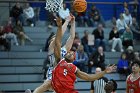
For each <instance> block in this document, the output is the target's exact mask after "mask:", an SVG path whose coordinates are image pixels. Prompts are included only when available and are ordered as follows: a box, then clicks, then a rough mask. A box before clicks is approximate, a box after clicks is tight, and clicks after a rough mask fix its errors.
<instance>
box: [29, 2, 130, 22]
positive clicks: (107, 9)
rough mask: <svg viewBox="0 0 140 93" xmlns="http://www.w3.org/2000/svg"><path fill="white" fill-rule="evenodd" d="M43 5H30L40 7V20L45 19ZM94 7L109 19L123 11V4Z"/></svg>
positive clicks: (89, 5)
mask: <svg viewBox="0 0 140 93" xmlns="http://www.w3.org/2000/svg"><path fill="white" fill-rule="evenodd" d="M65 1H66V0H65ZM86 1H87V2H129V1H131V0H86ZM45 5H46V4H45V3H31V6H32V7H40V13H39V19H40V20H46V19H47V14H46V10H45ZM90 7H91V4H88V8H87V9H90ZM96 7H97V8H98V9H99V10H100V12H101V15H102V16H103V18H104V19H105V20H109V19H111V18H112V17H113V16H115V17H117V18H118V16H119V14H120V13H121V12H123V5H109V4H96ZM130 11H131V10H130Z"/></svg>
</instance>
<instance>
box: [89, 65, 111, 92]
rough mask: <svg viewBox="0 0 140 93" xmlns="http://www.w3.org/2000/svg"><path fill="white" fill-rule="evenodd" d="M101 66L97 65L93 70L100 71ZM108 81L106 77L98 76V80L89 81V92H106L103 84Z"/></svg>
mask: <svg viewBox="0 0 140 93" xmlns="http://www.w3.org/2000/svg"><path fill="white" fill-rule="evenodd" d="M100 72H101V68H99V67H97V68H96V70H95V73H96V74H97V73H100ZM107 82H108V79H107V78H106V77H102V78H99V79H98V80H95V81H92V82H91V90H90V93H106V92H105V89H104V87H105V85H106V83H107Z"/></svg>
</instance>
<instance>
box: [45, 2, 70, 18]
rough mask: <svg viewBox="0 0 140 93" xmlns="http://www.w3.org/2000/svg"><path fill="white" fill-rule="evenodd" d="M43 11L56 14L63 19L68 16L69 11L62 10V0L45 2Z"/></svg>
mask: <svg viewBox="0 0 140 93" xmlns="http://www.w3.org/2000/svg"><path fill="white" fill-rule="evenodd" d="M45 9H46V10H48V11H49V12H53V13H58V14H59V16H60V17H61V18H63V19H65V18H66V17H67V16H69V15H70V13H69V9H66V10H64V8H63V0H46V7H45Z"/></svg>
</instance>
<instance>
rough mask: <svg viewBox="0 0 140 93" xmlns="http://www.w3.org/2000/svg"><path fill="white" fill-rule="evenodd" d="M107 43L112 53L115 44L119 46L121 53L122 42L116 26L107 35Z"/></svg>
mask: <svg viewBox="0 0 140 93" xmlns="http://www.w3.org/2000/svg"><path fill="white" fill-rule="evenodd" d="M109 43H110V44H111V45H112V48H111V51H112V52H116V50H115V47H116V46H117V44H118V45H119V49H120V51H121V52H123V47H122V40H121V38H120V37H119V32H118V30H117V27H116V26H114V27H113V28H112V30H111V32H110V34H109Z"/></svg>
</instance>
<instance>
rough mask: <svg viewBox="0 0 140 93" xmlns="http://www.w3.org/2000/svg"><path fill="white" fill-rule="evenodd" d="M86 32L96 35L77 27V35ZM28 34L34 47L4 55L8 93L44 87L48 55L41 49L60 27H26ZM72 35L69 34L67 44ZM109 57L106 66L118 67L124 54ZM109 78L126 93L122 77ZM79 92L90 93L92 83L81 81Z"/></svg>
mask: <svg viewBox="0 0 140 93" xmlns="http://www.w3.org/2000/svg"><path fill="white" fill-rule="evenodd" d="M85 29H87V30H88V31H89V32H92V31H93V28H85V27H83V28H82V27H80V28H78V27H77V28H76V32H78V33H79V36H80V37H82V36H83V31H84V30H85ZM25 31H26V33H27V35H29V36H30V37H31V38H32V39H33V40H34V41H33V43H32V44H30V43H28V42H27V43H26V45H25V46H12V50H11V51H10V52H0V90H4V91H6V93H23V92H24V91H25V90H26V89H28V88H29V89H31V90H34V89H35V88H36V87H37V86H39V85H40V84H42V83H43V75H42V67H43V66H42V65H43V61H44V59H45V58H46V55H47V53H46V52H42V51H40V49H42V48H43V47H44V44H45V41H46V38H47V37H48V35H49V33H50V32H52V31H54V32H55V31H56V27H54V28H53V29H51V30H50V29H47V28H45V27H44V28H42V27H33V28H32V27H25ZM108 31H110V30H109V29H108V28H107V29H105V32H106V33H108ZM68 35H69V32H68V31H67V32H66V33H65V35H64V39H63V41H65V40H66V37H67V36H68ZM105 55H106V61H105V62H106V64H116V63H117V59H118V58H119V57H120V52H116V53H112V52H105ZM106 77H107V78H108V79H114V80H116V81H117V83H118V89H117V92H118V93H124V91H125V88H126V84H125V80H121V79H120V77H119V74H118V73H111V74H107V75H106ZM75 88H76V89H77V90H78V91H79V92H80V93H89V90H90V82H87V81H84V80H81V79H78V82H77V83H76V84H75Z"/></svg>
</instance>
